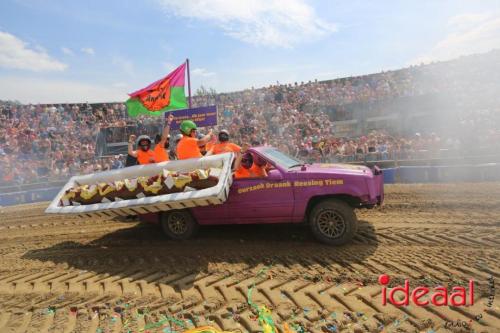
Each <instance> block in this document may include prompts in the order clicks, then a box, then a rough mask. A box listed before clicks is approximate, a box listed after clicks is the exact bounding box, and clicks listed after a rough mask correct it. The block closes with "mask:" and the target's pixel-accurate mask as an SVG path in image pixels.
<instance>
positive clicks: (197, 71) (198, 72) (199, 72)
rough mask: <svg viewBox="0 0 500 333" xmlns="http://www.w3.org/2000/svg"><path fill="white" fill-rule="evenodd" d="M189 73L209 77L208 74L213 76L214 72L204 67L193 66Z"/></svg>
mask: <svg viewBox="0 0 500 333" xmlns="http://www.w3.org/2000/svg"><path fill="white" fill-rule="evenodd" d="M191 74H193V76H203V77H209V76H214V75H215V72H209V71H208V70H206V69H205V68H195V69H193V70H191Z"/></svg>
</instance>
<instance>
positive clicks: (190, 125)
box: [181, 120, 197, 135]
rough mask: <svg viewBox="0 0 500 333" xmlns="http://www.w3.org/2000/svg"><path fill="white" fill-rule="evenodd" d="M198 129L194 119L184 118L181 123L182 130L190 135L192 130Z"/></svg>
mask: <svg viewBox="0 0 500 333" xmlns="http://www.w3.org/2000/svg"><path fill="white" fill-rule="evenodd" d="M195 129H197V127H196V124H195V123H194V121H192V120H183V121H182V123H181V132H182V133H184V134H186V135H189V134H190V133H191V131H192V130H195Z"/></svg>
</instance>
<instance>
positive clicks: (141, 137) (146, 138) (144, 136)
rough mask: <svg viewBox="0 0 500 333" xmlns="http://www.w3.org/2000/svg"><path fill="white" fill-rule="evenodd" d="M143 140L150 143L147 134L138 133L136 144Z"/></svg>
mask: <svg viewBox="0 0 500 333" xmlns="http://www.w3.org/2000/svg"><path fill="white" fill-rule="evenodd" d="M143 141H147V142H148V143H149V144H151V139H150V137H149V136H147V135H140V136H139V137H138V138H137V145H138V146H140V145H141V142H143Z"/></svg>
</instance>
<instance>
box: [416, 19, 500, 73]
mask: <svg viewBox="0 0 500 333" xmlns="http://www.w3.org/2000/svg"><path fill="white" fill-rule="evenodd" d="M448 29H449V31H448V34H447V35H446V37H445V38H443V39H442V40H440V41H439V42H438V43H436V45H434V47H432V49H431V50H429V51H428V52H426V53H425V54H422V55H420V56H419V57H417V58H416V59H414V60H413V61H411V63H412V64H418V63H422V62H423V63H428V62H431V61H437V60H449V59H452V58H456V57H459V56H463V55H468V54H474V53H483V52H487V51H490V50H492V49H494V48H498V47H499V46H500V15H498V14H497V15H492V14H464V15H458V16H454V17H452V18H450V19H449V20H448Z"/></svg>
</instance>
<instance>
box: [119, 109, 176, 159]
mask: <svg viewBox="0 0 500 333" xmlns="http://www.w3.org/2000/svg"><path fill="white" fill-rule="evenodd" d="M173 120H174V116H173V115H172V114H170V115H169V116H168V118H167V121H166V124H165V127H164V128H163V133H162V135H161V140H160V141H159V142H158V144H159V145H160V146H162V147H163V146H165V143H166V141H167V139H168V136H169V134H170V124H172V121H173ZM134 140H135V135H133V134H132V135H131V136H130V137H129V140H128V154H129V155H130V156H132V157H135V158H137V163H138V164H141V165H143V164H151V163H158V162H159V161H157V160H156V159H157V157H156V154H155V152H154V151H153V150H152V149H151V139H150V138H149V136H147V135H141V136H139V138H137V148H138V149H137V150H134V149H133V144H134Z"/></svg>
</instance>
